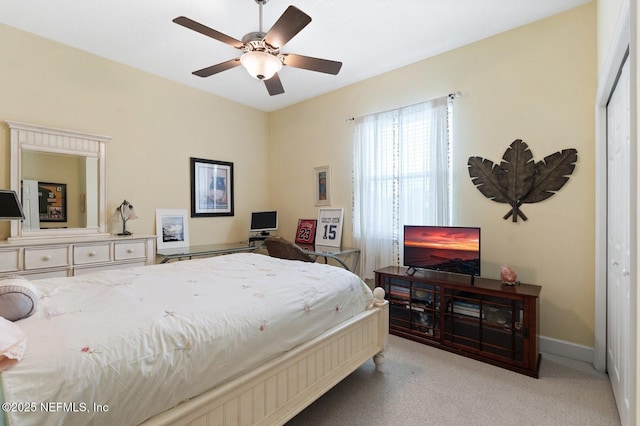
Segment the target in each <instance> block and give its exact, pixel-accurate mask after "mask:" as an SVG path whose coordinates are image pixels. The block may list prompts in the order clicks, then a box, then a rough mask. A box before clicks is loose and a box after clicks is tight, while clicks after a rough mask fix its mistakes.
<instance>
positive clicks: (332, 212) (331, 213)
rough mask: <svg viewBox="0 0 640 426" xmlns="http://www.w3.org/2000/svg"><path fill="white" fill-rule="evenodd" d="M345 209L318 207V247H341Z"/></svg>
mask: <svg viewBox="0 0 640 426" xmlns="http://www.w3.org/2000/svg"><path fill="white" fill-rule="evenodd" d="M343 216H344V209H342V208H340V209H318V224H317V225H318V229H317V230H316V247H317V246H329V247H340V245H341V244H342V219H343Z"/></svg>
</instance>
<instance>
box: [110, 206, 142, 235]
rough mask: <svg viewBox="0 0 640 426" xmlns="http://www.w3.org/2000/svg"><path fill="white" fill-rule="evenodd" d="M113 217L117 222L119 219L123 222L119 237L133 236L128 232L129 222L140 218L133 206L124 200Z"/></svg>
mask: <svg viewBox="0 0 640 426" xmlns="http://www.w3.org/2000/svg"><path fill="white" fill-rule="evenodd" d="M113 217H114V219H115V220H118V217H119V218H120V220H122V232H121V233H120V234H118V235H132V234H131V232H130V231H127V221H128V220H129V219H137V218H138V216H136V212H135V211H134V210H133V204H131V203H130V202H128V201H127V200H124V201H123V202H122V203H121V204H120V206H118V208H117V209H116V211H115V213H114V214H113Z"/></svg>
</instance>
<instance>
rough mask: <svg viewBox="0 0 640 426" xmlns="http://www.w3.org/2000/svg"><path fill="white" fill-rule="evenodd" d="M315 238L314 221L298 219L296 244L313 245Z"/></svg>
mask: <svg viewBox="0 0 640 426" xmlns="http://www.w3.org/2000/svg"><path fill="white" fill-rule="evenodd" d="M315 238H316V220H315V219H298V229H297V230H296V240H295V241H296V244H313V242H314V241H315Z"/></svg>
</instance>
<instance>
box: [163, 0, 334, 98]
mask: <svg viewBox="0 0 640 426" xmlns="http://www.w3.org/2000/svg"><path fill="white" fill-rule="evenodd" d="M268 1H269V0H255V2H256V3H258V5H259V8H260V11H259V20H260V29H259V31H256V32H251V33H248V34H246V35H245V36H244V37H242V41H240V40H237V39H235V38H233V37H229V36H228V35H226V34H223V33H221V32H219V31H216V30H214V29H212V28H209V27H207V26H205V25H202V24H200V23H198V22H196V21H194V20H192V19H189V18H187V17H185V16H179V17H177V18H175V19H174V20H173V22H175V23H176V24H178V25H182V26H183V27H185V28H189V29H190V30H193V31H197V32H199V33H200V34H204V35H206V36H208V37H211V38H214V39H216V40H218V41H221V42H223V43H226V44H228V45H230V46H232V47H235V48H236V49H238V50H242V51H243V52H244V53H243V54H242V55H241V56H240V57H239V58H235V59H230V60H228V61H225V62H221V63H219V64H216V65H212V66H210V67H206V68H203V69H201V70H198V71H194V72H193V74H194V75H197V76H198V77H209V76H212V75H214V74H217V73H219V72H222V71H226V70H228V69H231V68H235V67H237V66H239V65H242V66H244V67H245V68H246V69H247V71H248V72H249V74H250V75H251V76H252V77H254V78H256V79H258V80H263V81H264V84H265V86H266V87H267V91H268V92H269V95H271V96H273V95H279V94H281V93H284V87H283V86H282V83H281V82H280V77H279V76H278V71H280V69H281V68H282V66H283V65H286V66H289V67H294V68H302V69H306V70H310V71H317V72H322V73H326V74H333V75H336V74H338V72H339V71H340V68H341V67H342V62H336V61H330V60H328V59H318V58H312V57H309V56H302V55H296V54H293V53H280V49H281V48H282V47H283V46H284V45H285V44H286V43H287V42H288V41H289V40H291V39H292V38H293V37H294V36H295V35H296V34H298V33H299V32H300V31H301V30H302V29H303V28H304V27H306V26H307V25H308V24H309V22H311V17H310V16H309V15H307V14H306V13H304V12H303V11H301V10H300V9H298V8H297V7H295V6H289V7H288V8H287V10H285V11H284V13H283V14H282V15H281V16H280V18H278V20H277V21H276V23H275V24H273V26H272V27H271V29H270V30H269V31H267V32H266V33H264V32H262V6H263V5H265V4H266V3H267V2H268Z"/></svg>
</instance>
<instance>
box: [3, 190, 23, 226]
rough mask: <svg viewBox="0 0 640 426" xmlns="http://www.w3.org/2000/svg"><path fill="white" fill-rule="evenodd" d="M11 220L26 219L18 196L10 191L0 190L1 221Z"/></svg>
mask: <svg viewBox="0 0 640 426" xmlns="http://www.w3.org/2000/svg"><path fill="white" fill-rule="evenodd" d="M11 219H24V211H23V210H22V205H21V204H20V201H19V200H18V194H16V192H15V191H11V190H8V189H0V220H11Z"/></svg>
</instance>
